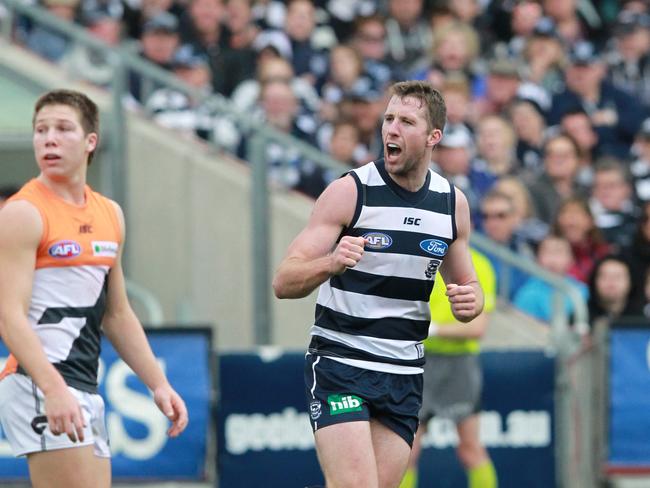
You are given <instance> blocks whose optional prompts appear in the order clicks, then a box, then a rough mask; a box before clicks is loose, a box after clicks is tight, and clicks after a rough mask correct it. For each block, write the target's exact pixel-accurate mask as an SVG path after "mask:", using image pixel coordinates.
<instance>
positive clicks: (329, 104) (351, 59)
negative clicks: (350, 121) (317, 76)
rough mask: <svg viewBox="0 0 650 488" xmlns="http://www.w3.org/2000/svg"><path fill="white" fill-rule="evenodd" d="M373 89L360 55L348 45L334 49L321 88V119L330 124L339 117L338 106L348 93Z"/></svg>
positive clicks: (330, 54) (341, 45) (340, 45)
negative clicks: (365, 73) (365, 74)
mask: <svg viewBox="0 0 650 488" xmlns="http://www.w3.org/2000/svg"><path fill="white" fill-rule="evenodd" d="M371 88H375V87H373V81H372V79H371V78H370V77H368V76H364V70H363V59H362V58H361V56H360V54H359V53H358V52H357V51H356V50H355V49H354V48H352V47H351V46H348V45H346V44H339V45H338V46H335V47H333V48H332V50H331V51H330V53H329V73H328V75H327V77H326V78H325V81H324V84H323V86H322V88H321V99H322V105H321V112H320V116H321V119H322V120H323V121H328V122H329V121H332V120H334V119H335V118H336V117H337V115H338V114H337V108H336V107H337V104H338V103H339V102H340V101H341V100H343V97H344V95H345V94H346V93H350V92H352V91H358V92H361V91H364V90H368V89H371Z"/></svg>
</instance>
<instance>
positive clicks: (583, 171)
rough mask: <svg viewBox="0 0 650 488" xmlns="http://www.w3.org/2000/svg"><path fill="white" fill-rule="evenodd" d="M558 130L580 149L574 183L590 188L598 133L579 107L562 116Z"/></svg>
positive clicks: (598, 151) (597, 154)
mask: <svg viewBox="0 0 650 488" xmlns="http://www.w3.org/2000/svg"><path fill="white" fill-rule="evenodd" d="M560 128H561V129H562V131H564V132H565V133H567V134H569V135H570V136H571V137H573V139H574V140H575V141H576V143H577V144H578V147H579V148H580V155H579V157H580V161H579V163H578V174H577V175H576V181H577V182H578V184H579V185H580V186H581V187H584V188H590V187H591V185H592V184H593V181H594V161H595V160H596V158H597V157H598V156H599V153H600V148H599V147H598V142H599V141H598V133H597V132H596V131H595V129H594V127H593V125H592V123H591V119H590V118H589V116H588V115H587V114H586V112H585V111H584V110H583V109H582V108H579V107H576V108H575V109H574V110H570V111H568V112H566V113H565V114H564V115H562V119H561V120H560Z"/></svg>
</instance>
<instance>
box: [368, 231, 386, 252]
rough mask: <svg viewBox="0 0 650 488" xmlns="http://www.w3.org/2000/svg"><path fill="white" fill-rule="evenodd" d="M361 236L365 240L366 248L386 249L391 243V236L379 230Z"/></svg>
mask: <svg viewBox="0 0 650 488" xmlns="http://www.w3.org/2000/svg"><path fill="white" fill-rule="evenodd" d="M363 238H364V239H365V240H366V247H367V248H368V249H386V248H387V247H390V246H391V245H392V244H393V239H392V238H391V236H389V235H388V234H383V233H381V232H368V233H367V234H364V235H363Z"/></svg>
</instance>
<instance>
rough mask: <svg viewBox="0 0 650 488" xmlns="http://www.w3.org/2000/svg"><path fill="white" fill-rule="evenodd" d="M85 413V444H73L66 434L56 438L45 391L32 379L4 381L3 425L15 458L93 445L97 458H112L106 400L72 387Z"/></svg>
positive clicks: (0, 397)
mask: <svg viewBox="0 0 650 488" xmlns="http://www.w3.org/2000/svg"><path fill="white" fill-rule="evenodd" d="M68 389H69V390H70V392H72V394H73V395H74V396H75V398H76V399H77V401H78V402H79V405H80V406H81V411H82V412H83V416H84V420H85V421H86V427H84V441H83V442H72V441H71V440H70V439H69V438H68V436H67V435H66V434H61V435H58V436H55V435H54V434H52V432H51V431H50V429H49V427H48V425H47V419H46V417H45V403H44V400H43V392H42V391H41V390H40V389H39V388H38V387H37V386H36V384H35V383H34V382H33V381H32V379H31V378H30V377H28V376H25V375H22V374H11V375H9V376H7V377H6V378H4V379H3V380H1V381H0V423H1V424H2V430H3V431H4V434H5V436H6V437H7V440H8V441H9V445H10V446H11V449H12V451H13V453H14V455H15V456H24V455H26V454H29V453H32V452H42V451H52V450H54V449H67V448H71V447H82V446H91V445H92V446H93V447H94V452H95V456H99V457H107V458H110V457H111V451H110V448H109V445H108V432H107V430H106V423H105V421H104V400H103V399H102V397H101V396H100V395H97V394H92V393H86V392H83V391H79V390H77V389H75V388H72V387H70V386H68Z"/></svg>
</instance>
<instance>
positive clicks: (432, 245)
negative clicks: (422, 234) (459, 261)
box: [420, 239, 449, 257]
mask: <svg viewBox="0 0 650 488" xmlns="http://www.w3.org/2000/svg"><path fill="white" fill-rule="evenodd" d="M420 248H421V249H422V250H423V251H424V252H428V253H429V254H433V255H434V256H440V257H442V256H444V255H445V254H447V249H448V248H449V246H448V245H447V243H446V242H443V241H439V240H438V239H427V240H425V241H422V242H420Z"/></svg>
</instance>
